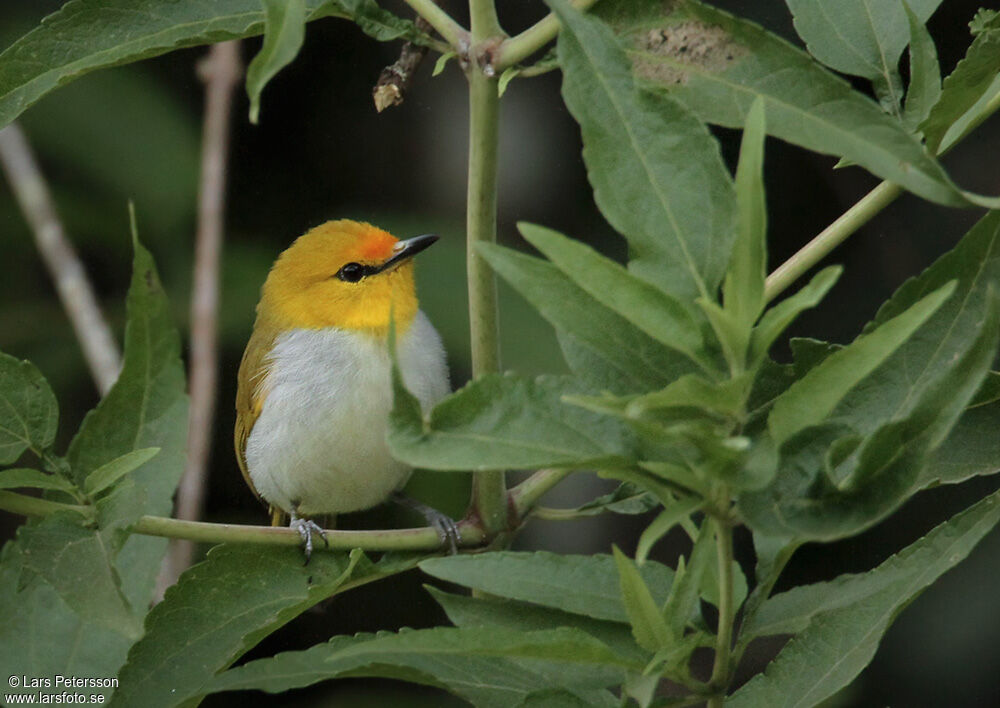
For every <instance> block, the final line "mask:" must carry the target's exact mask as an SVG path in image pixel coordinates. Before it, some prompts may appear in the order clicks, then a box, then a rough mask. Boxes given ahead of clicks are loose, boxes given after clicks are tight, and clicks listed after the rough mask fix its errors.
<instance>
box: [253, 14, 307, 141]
mask: <svg viewBox="0 0 1000 708" xmlns="http://www.w3.org/2000/svg"><path fill="white" fill-rule="evenodd" d="M261 4H262V5H263V6H264V45H263V46H262V47H261V48H260V51H259V52H258V53H257V56H255V57H254V58H253V61H251V62H250V64H249V66H247V79H246V90H247V95H248V96H249V97H250V122H251V123H253V124H254V125H256V124H257V119H258V117H259V115H260V94H261V92H262V91H263V90H264V87H265V86H267V82H268V81H270V80H271V79H272V78H273V77H274V75H275V74H277V73H278V72H279V71H281V70H282V69H284V68H285V67H286V66H288V65H289V64H291V63H292V62H293V61H294V60H295V57H296V56H297V55H298V53H299V50H300V49H301V48H302V42H303V41H304V40H305V37H306V3H305V0H261Z"/></svg>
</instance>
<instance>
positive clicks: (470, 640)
mask: <svg viewBox="0 0 1000 708" xmlns="http://www.w3.org/2000/svg"><path fill="white" fill-rule="evenodd" d="M503 659H518V660H530V659H537V660H540V661H543V662H546V663H551V662H558V663H562V664H569V665H578V666H587V667H590V668H591V673H590V682H589V683H590V685H589V686H584V688H598V687H601V686H607V685H613V684H617V683H620V682H621V680H622V677H623V676H622V671H623V669H632V670H635V669H636V668H637V665H636V664H635V663H634V662H631V661H628V660H626V659H625V658H624V657H620V656H617V655H616V654H615V653H614V652H612V651H611V650H610V649H609V648H608V647H607V646H606V645H604V644H602V643H601V642H599V641H597V640H596V639H594V638H593V637H590V636H588V635H587V634H584V633H583V632H580V631H578V630H574V629H570V628H568V627H564V628H561V629H554V630H542V631H537V632H521V631H518V630H511V629H505V628H501V627H461V628H459V627H436V628H433V629H421V630H403V631H400V632H399V633H398V634H393V633H389V632H382V633H379V634H377V635H358V636H355V637H334V638H333V639H332V640H330V642H328V643H326V644H320V645H317V646H314V647H312V648H310V649H307V650H305V651H295V652H284V653H282V654H279V655H277V656H275V657H272V658H269V659H258V660H256V661H251V662H248V663H247V664H244V665H243V666H240V667H237V668H235V669H230V670H229V671H227V672H225V673H224V674H222V675H221V676H219V677H217V678H216V679H215V681H213V682H212V686H211V689H212V690H213V691H222V690H246V689H251V688H256V689H262V690H265V691H268V692H270V693H279V692H283V691H287V690H289V689H290V688H296V687H300V686H307V685H310V684H312V683H315V682H317V681H322V680H325V679H330V678H336V677H340V676H344V677H346V676H382V677H386V678H395V679H403V680H406V681H414V682H417V683H424V684H428V685H431V686H439V687H441V688H445V689H447V690H450V691H453V692H454V693H456V694H457V695H459V696H462V697H463V698H466V699H467V700H469V701H471V702H473V703H474V704H475V705H477V706H479V705H486V706H496V705H507V706H510V705H515V704H516V702H517V700H516V698H515V699H514V700H512V698H513V697H514V696H515V695H516V694H523V692H525V688H526V687H525V686H524V684H523V683H520V684H519V685H518V686H516V687H512V686H510V684H509V679H506V678H505V677H504V673H503V668H504V667H503V665H499V666H498V665H497V660H503ZM638 668H639V670H641V665H640V666H639V667H638ZM483 678H486V680H485V681H483V680H482V679H483ZM518 678H519V679H523V678H524V677H523V675H519V676H518ZM484 684H485V685H484ZM505 684H506V685H505ZM542 688H545V685H544V684H542V685H538V684H535V685H533V686H531V690H532V691H537V690H540V689H542ZM499 690H504V691H505V692H506V694H507V696H508V697H507V699H506V700H507V701H508V702H507V703H506V704H503V703H498V699H499V696H498V694H497V691H499Z"/></svg>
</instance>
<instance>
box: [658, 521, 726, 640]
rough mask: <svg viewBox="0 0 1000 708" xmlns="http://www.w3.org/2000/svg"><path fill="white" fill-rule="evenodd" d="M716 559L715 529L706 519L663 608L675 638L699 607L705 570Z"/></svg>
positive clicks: (682, 631) (680, 633) (681, 634)
mask: <svg viewBox="0 0 1000 708" xmlns="http://www.w3.org/2000/svg"><path fill="white" fill-rule="evenodd" d="M715 558H716V555H715V533H714V529H713V527H712V524H711V523H709V521H708V520H707V519H705V520H703V521H702V522H701V530H700V531H699V533H698V537H697V538H696V539H695V541H694V547H693V548H692V549H691V555H690V556H689V557H688V562H687V565H686V567H685V569H684V574H683V575H680V576H679V578H678V580H677V582H676V583H674V586H673V587H672V588H671V589H670V596H669V597H668V598H667V602H666V604H665V605H664V607H663V614H664V615H665V616H666V618H667V623H668V624H669V625H670V631H671V632H672V633H673V635H674V636H675V637H681V636H683V634H684V627H685V625H686V624H687V623H688V620H689V619H690V618H691V615H692V614H693V613H694V611H695V608H696V606H697V604H698V597H699V595H700V594H701V586H702V579H703V578H704V576H705V571H706V570H707V569H708V564H709V563H710V562H712V561H713V560H714V559H715Z"/></svg>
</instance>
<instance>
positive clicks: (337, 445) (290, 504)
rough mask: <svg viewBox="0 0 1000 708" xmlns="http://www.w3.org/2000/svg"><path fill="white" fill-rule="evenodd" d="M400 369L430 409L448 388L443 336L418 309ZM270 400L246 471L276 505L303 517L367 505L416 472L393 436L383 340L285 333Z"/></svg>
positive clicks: (275, 353) (276, 354)
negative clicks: (401, 457)
mask: <svg viewBox="0 0 1000 708" xmlns="http://www.w3.org/2000/svg"><path fill="white" fill-rule="evenodd" d="M398 357H399V366H400V371H401V372H402V374H403V380H404V381H405V382H406V386H407V388H409V389H410V391H411V392H412V393H413V394H414V395H415V396H416V397H417V398H418V399H419V401H420V403H421V406H423V408H424V410H427V409H428V408H430V407H431V406H433V405H434V403H436V402H437V401H439V400H440V399H441V398H443V397H444V396H445V395H447V393H448V391H449V385H448V369H447V365H446V363H445V355H444V348H443V347H442V345H441V338H440V337H439V336H438V333H437V332H436V331H435V330H434V327H433V325H431V323H430V321H429V320H428V319H427V317H426V316H425V315H424V313H423V312H418V313H417V316H416V318H415V319H414V321H413V324H412V325H411V326H410V328H409V329H408V330H407V331H406V333H405V334H403V335H402V336H401V337H400V339H399V347H398ZM269 360H270V366H269V370H268V376H267V379H266V381H265V382H263V390H265V391H267V397H266V399H265V401H264V407H263V410H262V411H261V414H260V417H259V418H258V419H257V421H256V423H255V424H254V426H253V430H252V431H251V432H250V437H249V439H248V440H247V448H246V459H247V469H248V470H249V473H250V478H251V479H252V480H253V483H254V486H255V487H256V488H257V491H259V492H260V494H261V496H262V497H264V499H266V500H267V501H268V502H270V503H271V504H273V505H275V506H277V507H279V508H281V509H283V510H285V511H290V510H291V509H292V508H297V509H298V511H299V512H301V513H302V514H304V515H310V514H327V513H341V512H348V511H358V510H360V509H367V508H369V507H372V506H375V505H376V504H378V503H380V502H382V501H384V500H385V499H386V498H387V497H388V496H389V495H390V494H391V493H392V492H393V491H395V490H396V489H398V488H400V487H401V486H402V485H403V484H404V483H405V482H406V480H407V478H408V477H409V476H410V468H409V467H407V466H406V465H403V464H402V463H400V462H397V461H396V460H394V459H392V456H391V455H390V454H389V450H388V448H387V446H386V443H385V436H386V432H387V428H388V422H389V411H390V410H391V408H392V378H391V372H392V370H391V363H390V359H389V350H388V347H387V346H386V342H385V341H384V340H379V339H377V338H375V337H373V336H371V335H368V334H363V333H356V332H348V331H346V330H341V329H337V328H327V329H319V330H307V329H296V330H291V331H289V332H286V333H284V334H282V335H281V336H280V337H278V339H277V340H276V341H275V344H274V348H273V349H272V350H271V353H270V355H269Z"/></svg>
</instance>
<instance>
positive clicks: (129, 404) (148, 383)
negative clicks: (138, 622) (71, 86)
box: [67, 235, 187, 608]
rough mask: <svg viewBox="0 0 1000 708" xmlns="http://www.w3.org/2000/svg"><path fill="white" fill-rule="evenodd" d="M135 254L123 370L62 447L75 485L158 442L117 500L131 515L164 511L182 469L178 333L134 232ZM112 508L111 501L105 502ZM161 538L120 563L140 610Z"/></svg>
mask: <svg viewBox="0 0 1000 708" xmlns="http://www.w3.org/2000/svg"><path fill="white" fill-rule="evenodd" d="M133 246H134V248H135V259H134V262H133V270H132V283H131V286H130V287H129V294H128V302H127V305H128V324H127V325H126V327H125V356H124V362H123V364H122V371H121V374H120V375H119V377H118V380H117V381H116V382H115V385H114V386H113V387H112V388H111V390H110V391H109V392H108V394H107V395H106V396H105V397H104V399H103V400H101V402H100V403H99V404H98V405H97V408H95V409H94V410H92V411H90V412H89V413H88V414H87V416H86V417H85V418H84V420H83V423H82V424H81V426H80V430H79V431H78V432H77V434H76V436H75V437H74V438H73V440H72V442H71V443H70V446H69V452H68V453H67V459H68V460H69V463H70V467H71V469H72V473H73V476H74V478H75V479H76V480H77V483H78V484H79V485H80V486H83V485H84V484H85V481H86V480H87V478H88V477H89V475H90V474H91V473H92V472H95V471H96V470H98V469H99V468H101V467H103V466H104V465H107V464H108V463H111V462H112V461H115V460H118V459H119V458H121V457H122V456H125V455H130V457H128V458H126V459H135V457H134V456H133V455H131V453H135V451H137V450H142V449H145V448H154V447H156V448H160V452H159V453H158V454H157V455H156V457H154V458H153V459H151V460H149V461H147V462H146V463H145V464H143V465H142V466H141V467H140V468H139V469H137V470H136V471H135V472H134V473H133V474H132V475H131V476H130V479H131V480H133V481H134V483H135V487H134V492H135V493H134V496H133V503H130V504H120V505H116V506H115V507H114V508H116V509H117V510H118V511H119V512H120V513H121V514H123V515H125V516H127V517H128V518H129V519H130V520H131V521H134V520H135V519H138V518H139V517H140V516H142V515H143V514H152V515H156V516H169V515H170V512H171V509H172V507H173V494H174V490H175V489H176V488H177V482H178V480H180V477H181V474H182V473H183V471H184V459H185V454H186V442H187V394H186V393H185V384H184V368H183V365H182V364H181V360H180V336H179V335H178V333H177V330H176V329H175V328H174V325H173V322H172V318H171V315H170V305H169V303H168V302H167V298H166V294H165V293H164V291H163V288H162V286H161V285H160V280H159V277H158V276H157V273H156V266H155V265H154V263H153V259H152V257H151V256H150V254H149V252H148V251H147V250H146V249H145V248H143V246H142V245H141V244H140V243H139V241H138V239H137V238H135V236H134V235H133ZM108 508H109V509H110V508H112V507H111V506H109V507H108ZM165 551H166V539H161V538H153V537H150V536H139V535H136V536H132V537H131V538H129V540H128V541H127V542H126V544H125V547H124V548H122V550H121V552H120V554H119V556H118V558H117V566H118V570H119V573H120V575H121V579H122V583H123V588H124V591H125V595H126V597H127V598H128V599H129V602H130V603H131V604H132V606H133V607H135V608H145V607H147V606H148V605H149V601H150V599H151V597H152V593H153V585H154V582H155V580H156V574H157V572H158V571H159V567H160V560H161V558H162V557H163V554H164V552H165Z"/></svg>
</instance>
